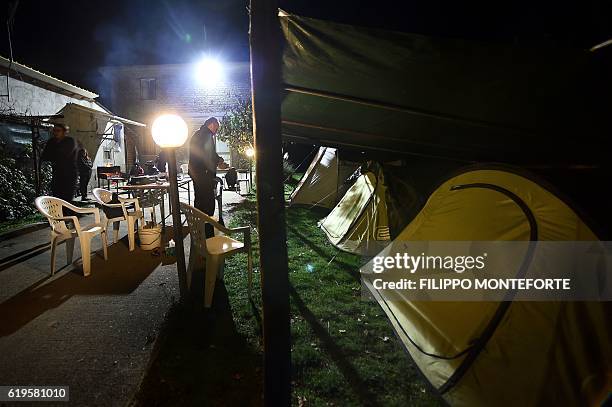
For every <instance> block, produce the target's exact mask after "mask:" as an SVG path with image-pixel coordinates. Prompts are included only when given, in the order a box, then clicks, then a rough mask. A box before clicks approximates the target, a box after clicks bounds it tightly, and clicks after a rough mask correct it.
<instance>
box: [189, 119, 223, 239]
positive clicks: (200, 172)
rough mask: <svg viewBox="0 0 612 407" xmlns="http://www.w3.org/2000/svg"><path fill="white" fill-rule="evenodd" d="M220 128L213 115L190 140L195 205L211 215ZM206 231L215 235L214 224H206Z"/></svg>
mask: <svg viewBox="0 0 612 407" xmlns="http://www.w3.org/2000/svg"><path fill="white" fill-rule="evenodd" d="M218 130H219V121H218V120H217V119H216V118H215V117H211V118H209V119H207V120H206V121H205V122H204V124H203V125H202V127H200V130H198V131H196V132H195V133H194V134H193V136H191V140H190V141H189V175H190V176H191V179H192V180H193V189H194V192H195V202H194V206H195V207H196V208H197V209H199V210H201V211H202V212H204V213H205V214H207V215H209V216H212V215H213V214H214V213H215V176H216V173H217V163H218V162H219V156H218V155H217V150H216V143H215V138H214V136H215V134H216V133H217V131H218ZM205 233H206V238H209V237H213V236H214V228H213V227H212V225H210V224H208V223H207V224H206V226H205Z"/></svg>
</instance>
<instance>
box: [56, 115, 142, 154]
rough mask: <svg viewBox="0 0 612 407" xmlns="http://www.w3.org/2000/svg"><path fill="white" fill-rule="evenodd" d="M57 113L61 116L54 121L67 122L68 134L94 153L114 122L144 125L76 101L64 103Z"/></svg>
mask: <svg viewBox="0 0 612 407" xmlns="http://www.w3.org/2000/svg"><path fill="white" fill-rule="evenodd" d="M58 113H59V114H61V115H63V118H62V119H56V120H55V121H58V122H61V123H65V124H67V125H68V126H69V127H70V130H69V134H70V136H71V137H73V138H74V139H75V140H77V141H79V142H81V144H82V145H83V146H84V147H85V149H86V150H87V151H88V152H89V153H90V154H94V155H95V153H96V152H97V151H98V148H99V147H100V144H101V143H102V139H103V138H104V136H105V135H109V134H111V133H110V132H111V131H112V126H113V125H114V124H118V123H123V124H129V125H133V126H138V127H146V125H145V124H143V123H139V122H136V121H133V120H129V119H124V118H121V117H119V116H115V115H113V114H112V113H108V112H105V111H101V110H95V109H91V108H89V107H86V106H82V105H79V104H76V103H66V105H65V106H64V107H63V108H62V110H60V111H59V112H58Z"/></svg>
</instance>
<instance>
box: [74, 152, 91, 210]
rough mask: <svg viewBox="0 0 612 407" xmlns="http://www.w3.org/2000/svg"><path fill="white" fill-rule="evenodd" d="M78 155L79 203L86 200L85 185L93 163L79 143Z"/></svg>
mask: <svg viewBox="0 0 612 407" xmlns="http://www.w3.org/2000/svg"><path fill="white" fill-rule="evenodd" d="M77 144H78V146H79V153H78V158H77V166H78V169H79V191H80V192H81V201H86V200H87V185H88V184H89V179H90V178H91V168H92V167H93V163H92V162H91V158H90V157H89V154H88V153H87V150H86V149H85V147H84V146H83V145H82V144H81V143H80V142H79V143H77Z"/></svg>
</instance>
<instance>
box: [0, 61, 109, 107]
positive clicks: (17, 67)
mask: <svg viewBox="0 0 612 407" xmlns="http://www.w3.org/2000/svg"><path fill="white" fill-rule="evenodd" d="M0 66H1V67H3V68H5V69H6V70H8V69H9V67H10V69H11V71H14V72H18V73H19V74H21V75H23V76H27V77H28V78H30V79H31V80H34V81H37V82H43V83H45V84H48V85H50V86H52V87H54V88H57V89H60V90H63V91H64V92H68V93H70V94H71V95H78V96H81V97H82V98H85V99H92V100H93V99H95V98H97V97H98V94H97V93H93V92H90V91H88V90H86V89H83V88H80V87H78V86H75V85H72V84H70V83H68V82H65V81H63V80H61V79H57V78H54V77H53V76H50V75H47V74H44V73H42V72H40V71H37V70H36V69H34V68H30V67H29V66H27V65H23V64H20V63H19V62H16V61H13V62H12V63H11V61H10V60H8V59H7V58H4V57H2V56H0ZM17 79H19V78H17Z"/></svg>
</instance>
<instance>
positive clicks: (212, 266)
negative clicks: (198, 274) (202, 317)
mask: <svg viewBox="0 0 612 407" xmlns="http://www.w3.org/2000/svg"><path fill="white" fill-rule="evenodd" d="M219 260H220V259H219V257H218V256H209V257H207V258H206V283H205V284H206V285H205V287H204V307H206V308H210V306H211V305H212V299H213V294H214V292H215V284H216V283H217V272H218V271H219Z"/></svg>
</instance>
